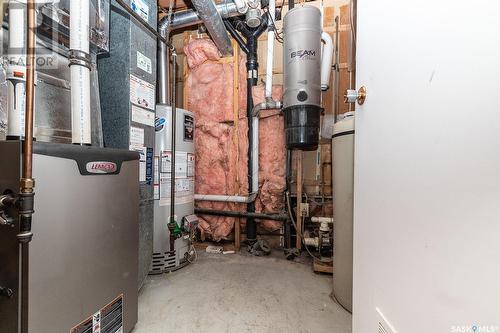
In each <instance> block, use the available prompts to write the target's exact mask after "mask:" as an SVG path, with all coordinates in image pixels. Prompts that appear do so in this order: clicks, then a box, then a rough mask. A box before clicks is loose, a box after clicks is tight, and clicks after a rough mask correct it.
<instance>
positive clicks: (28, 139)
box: [21, 0, 36, 191]
mask: <svg viewBox="0 0 500 333" xmlns="http://www.w3.org/2000/svg"><path fill="white" fill-rule="evenodd" d="M27 22H28V29H27V33H28V36H27V47H26V53H27V54H26V113H25V117H24V118H25V126H24V129H25V134H24V142H23V150H24V154H23V178H24V180H29V179H31V178H32V176H33V173H32V169H33V167H32V161H33V109H34V106H35V105H34V104H35V38H36V36H35V29H36V13H35V0H29V1H28V21H27ZM26 183H27V182H21V189H22V191H24V190H28V191H30V190H31V188H30V184H26ZM26 185H28V186H26Z"/></svg>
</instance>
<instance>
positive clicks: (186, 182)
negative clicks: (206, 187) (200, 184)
mask: <svg viewBox="0 0 500 333" xmlns="http://www.w3.org/2000/svg"><path fill="white" fill-rule="evenodd" d="M170 188H171V187H170V178H166V177H165V178H163V179H160V206H166V205H170V198H171V196H170ZM193 200H194V178H180V179H175V204H176V205H181V204H185V203H189V202H192V201H193Z"/></svg>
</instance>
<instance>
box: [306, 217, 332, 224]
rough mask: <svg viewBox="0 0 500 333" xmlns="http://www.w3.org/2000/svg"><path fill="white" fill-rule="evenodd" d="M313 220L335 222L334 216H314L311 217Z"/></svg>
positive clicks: (316, 221)
mask: <svg viewBox="0 0 500 333" xmlns="http://www.w3.org/2000/svg"><path fill="white" fill-rule="evenodd" d="M311 222H315V223H333V217H323V216H314V217H311Z"/></svg>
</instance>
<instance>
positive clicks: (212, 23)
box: [158, 0, 240, 56]
mask: <svg viewBox="0 0 500 333" xmlns="http://www.w3.org/2000/svg"><path fill="white" fill-rule="evenodd" d="M192 3H193V5H194V7H195V9H196V11H194V10H185V11H182V12H178V13H175V14H174V15H173V18H172V22H171V24H169V22H168V18H167V17H165V18H163V19H162V20H161V21H160V24H159V25H158V30H159V31H160V33H161V34H162V35H165V34H166V33H167V30H168V28H170V30H173V29H180V28H184V27H188V26H191V25H195V24H199V23H204V24H205V27H206V28H207V30H208V32H209V33H210V36H211V37H212V39H213V41H214V43H215V45H217V48H218V49H219V51H220V53H221V54H222V55H223V56H229V55H232V54H233V48H232V46H231V39H230V38H229V36H228V35H227V31H226V27H225V26H224V22H223V21H222V18H223V17H230V16H234V15H239V14H240V13H239V12H238V9H237V8H236V5H235V4H234V3H233V2H224V3H222V4H219V5H215V3H214V2H213V1H212V0H209V1H207V0H193V1H192Z"/></svg>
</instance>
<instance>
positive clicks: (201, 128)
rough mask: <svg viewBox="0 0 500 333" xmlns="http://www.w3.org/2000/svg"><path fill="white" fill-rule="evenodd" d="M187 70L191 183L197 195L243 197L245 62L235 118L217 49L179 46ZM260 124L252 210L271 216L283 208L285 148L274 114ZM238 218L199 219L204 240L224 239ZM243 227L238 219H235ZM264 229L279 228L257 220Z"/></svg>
mask: <svg viewBox="0 0 500 333" xmlns="http://www.w3.org/2000/svg"><path fill="white" fill-rule="evenodd" d="M184 52H185V54H186V56H187V62H188V65H189V73H188V77H187V82H186V87H187V89H186V91H187V94H188V96H187V101H188V103H187V104H188V105H187V109H189V110H190V111H192V112H194V113H195V115H196V135H195V149H196V184H195V192H196V193H198V194H220V195H242V196H246V195H247V194H248V178H247V177H248V175H247V172H248V169H247V152H248V135H247V131H248V126H247V119H246V80H245V72H246V71H245V61H244V58H241V59H240V66H239V67H240V68H239V70H240V75H239V76H240V80H239V81H240V82H239V106H238V109H239V110H238V111H239V112H238V119H234V113H233V64H232V63H217V62H215V61H216V60H218V59H219V55H218V52H217V48H216V47H215V45H214V44H213V42H212V41H210V40H207V39H199V40H194V41H192V42H190V43H189V44H187V45H186V46H185V47H184ZM281 93H282V89H281V86H279V87H274V88H273V97H274V98H275V99H280V98H281ZM253 97H254V103H255V104H257V103H260V102H262V101H263V100H264V87H263V85H260V86H257V87H255V88H254V90H253ZM262 116H263V118H262V119H261V121H260V140H261V142H262V144H260V145H259V149H260V154H259V156H260V170H259V172H260V174H259V187H260V194H259V196H258V198H257V201H256V208H257V209H256V210H257V211H262V212H276V211H279V210H281V209H282V208H283V190H284V188H285V178H284V177H285V146H284V129H283V118H282V117H281V116H279V115H277V110H271V111H264V112H263V113H262ZM196 206H197V207H200V208H211V209H219V210H237V211H244V210H245V209H246V204H234V203H226V202H207V201H203V202H201V201H200V202H197V203H196ZM238 220H239V219H234V218H228V217H218V216H202V217H201V218H200V230H201V232H202V235H203V236H204V237H207V238H210V239H213V240H215V241H219V240H221V239H226V238H227V237H228V236H229V235H230V234H231V232H232V230H233V228H234V223H235V221H238ZM241 221H242V222H243V221H244V220H243V219H241ZM261 225H262V226H263V227H264V228H266V229H267V230H276V229H278V228H279V227H280V226H281V224H280V223H279V222H275V221H263V222H262V223H261Z"/></svg>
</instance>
